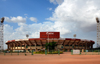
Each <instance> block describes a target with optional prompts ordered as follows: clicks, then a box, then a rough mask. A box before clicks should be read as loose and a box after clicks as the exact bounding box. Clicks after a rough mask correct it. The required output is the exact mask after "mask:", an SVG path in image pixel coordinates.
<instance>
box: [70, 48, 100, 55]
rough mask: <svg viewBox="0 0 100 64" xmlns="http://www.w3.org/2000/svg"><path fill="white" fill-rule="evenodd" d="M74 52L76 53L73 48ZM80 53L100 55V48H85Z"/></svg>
mask: <svg viewBox="0 0 100 64" xmlns="http://www.w3.org/2000/svg"><path fill="white" fill-rule="evenodd" d="M73 53H74V52H73V50H71V54H72V55H74V54H73ZM79 55H100V49H98V50H84V51H82V50H80V53H79Z"/></svg>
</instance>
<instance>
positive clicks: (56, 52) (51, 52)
mask: <svg viewBox="0 0 100 64" xmlns="http://www.w3.org/2000/svg"><path fill="white" fill-rule="evenodd" d="M34 54H45V52H44V51H37V52H34ZM47 54H58V51H50V52H47ZM60 54H63V51H60Z"/></svg>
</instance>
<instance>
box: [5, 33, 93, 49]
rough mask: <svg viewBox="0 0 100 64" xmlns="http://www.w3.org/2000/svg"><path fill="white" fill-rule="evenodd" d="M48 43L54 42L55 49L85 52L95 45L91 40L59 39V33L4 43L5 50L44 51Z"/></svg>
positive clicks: (41, 34) (42, 34) (43, 34)
mask: <svg viewBox="0 0 100 64" xmlns="http://www.w3.org/2000/svg"><path fill="white" fill-rule="evenodd" d="M49 42H56V44H57V46H56V47H55V49H56V50H57V49H59V50H66V51H71V50H72V49H79V50H82V49H84V50H86V49H92V48H93V44H94V43H95V42H94V41H92V40H86V39H76V38H60V32H40V38H27V39H17V40H9V41H7V42H6V44H7V46H8V48H7V50H12V51H16V50H22V51H23V50H27V51H30V50H34V51H38V50H41V49H44V50H45V44H46V43H49Z"/></svg>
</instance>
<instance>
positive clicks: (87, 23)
mask: <svg viewBox="0 0 100 64" xmlns="http://www.w3.org/2000/svg"><path fill="white" fill-rule="evenodd" d="M52 2H53V1H52ZM97 2H100V1H99V0H96V2H95V0H74V1H73V0H64V2H63V3H62V4H61V5H59V6H58V7H57V8H56V9H55V11H54V13H53V16H52V17H50V18H47V20H51V21H56V22H57V21H61V22H64V23H66V24H69V23H70V25H74V27H75V28H79V29H82V30H83V31H95V30H96V29H95V28H96V21H95V18H96V17H100V7H99V3H98V5H97V4H96V3H97ZM91 27H92V28H91ZM87 28H88V30H87Z"/></svg>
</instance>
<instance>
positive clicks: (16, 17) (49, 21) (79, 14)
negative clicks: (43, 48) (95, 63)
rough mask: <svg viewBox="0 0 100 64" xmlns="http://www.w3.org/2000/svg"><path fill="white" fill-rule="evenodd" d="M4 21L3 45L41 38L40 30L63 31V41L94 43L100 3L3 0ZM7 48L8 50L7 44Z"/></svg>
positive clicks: (0, 5) (0, 10)
mask: <svg viewBox="0 0 100 64" xmlns="http://www.w3.org/2000/svg"><path fill="white" fill-rule="evenodd" d="M2 17H5V21H4V42H6V41H8V40H14V39H24V38H26V34H29V38H39V37H40V36H39V34H40V32H41V31H57V32H60V37H61V38H74V37H73V35H74V34H76V38H79V39H87V40H93V41H95V44H94V46H93V47H96V46H97V42H96V41H97V40H96V38H97V32H96V29H97V28H96V20H95V18H96V17H99V18H100V0H0V18H2ZM4 48H5V49H7V46H6V44H4Z"/></svg>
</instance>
